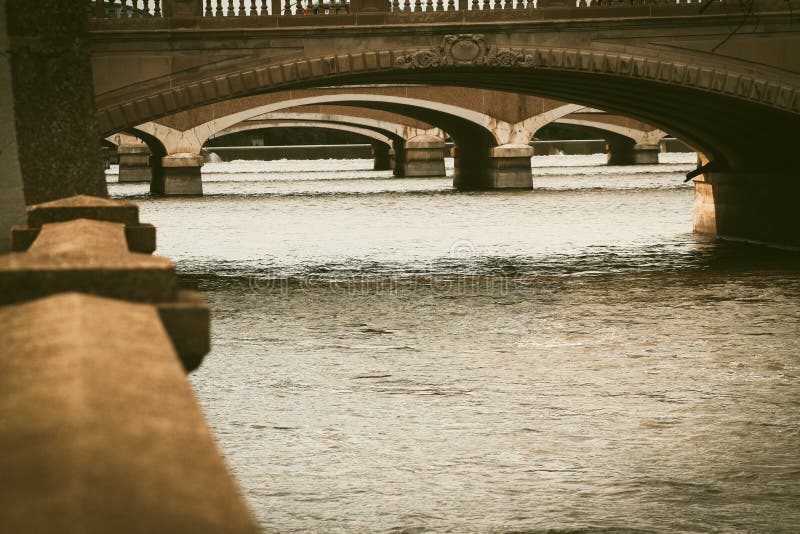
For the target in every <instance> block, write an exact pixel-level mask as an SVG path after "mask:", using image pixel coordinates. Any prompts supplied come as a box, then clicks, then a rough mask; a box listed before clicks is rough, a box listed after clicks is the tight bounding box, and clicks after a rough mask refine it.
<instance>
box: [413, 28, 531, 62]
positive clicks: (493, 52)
mask: <svg viewBox="0 0 800 534" xmlns="http://www.w3.org/2000/svg"><path fill="white" fill-rule="evenodd" d="M533 62H534V60H533V56H532V55H529V54H525V53H523V52H522V51H521V50H512V49H498V48H497V47H496V46H494V45H491V46H490V45H487V44H486V38H485V36H483V35H480V34H461V35H445V36H444V40H443V41H442V45H441V46H437V47H434V48H431V49H430V50H420V51H418V52H410V53H408V54H405V55H402V56H400V57H399V58H397V66H398V67H400V68H407V69H427V68H435V67H445V66H448V67H474V66H482V65H488V66H492V67H530V66H533Z"/></svg>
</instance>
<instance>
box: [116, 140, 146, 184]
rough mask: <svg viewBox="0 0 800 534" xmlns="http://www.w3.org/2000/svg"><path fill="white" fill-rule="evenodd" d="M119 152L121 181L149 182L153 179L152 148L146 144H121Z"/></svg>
mask: <svg viewBox="0 0 800 534" xmlns="http://www.w3.org/2000/svg"><path fill="white" fill-rule="evenodd" d="M117 154H118V155H119V181H120V182H149V181H150V180H151V179H152V177H153V174H152V170H151V169H150V148H148V146H147V145H146V144H144V143H136V144H124V145H119V147H118V148H117Z"/></svg>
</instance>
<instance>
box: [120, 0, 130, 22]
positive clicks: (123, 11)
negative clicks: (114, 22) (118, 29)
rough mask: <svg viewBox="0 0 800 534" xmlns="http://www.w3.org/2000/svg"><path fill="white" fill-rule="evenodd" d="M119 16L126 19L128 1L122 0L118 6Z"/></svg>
mask: <svg viewBox="0 0 800 534" xmlns="http://www.w3.org/2000/svg"><path fill="white" fill-rule="evenodd" d="M119 18H121V19H126V18H128V1H127V0H122V2H120V6H119Z"/></svg>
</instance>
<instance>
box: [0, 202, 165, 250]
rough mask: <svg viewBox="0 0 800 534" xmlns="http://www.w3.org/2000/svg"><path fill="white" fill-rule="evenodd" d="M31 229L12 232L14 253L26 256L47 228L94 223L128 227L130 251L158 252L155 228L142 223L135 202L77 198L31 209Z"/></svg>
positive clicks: (38, 205) (17, 228) (16, 228)
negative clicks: (67, 223) (82, 221)
mask: <svg viewBox="0 0 800 534" xmlns="http://www.w3.org/2000/svg"><path fill="white" fill-rule="evenodd" d="M27 214H28V217H27V223H28V224H27V225H16V226H14V227H13V229H12V248H13V250H14V252H24V251H26V250H28V248H29V247H30V246H31V244H32V243H33V242H34V240H35V239H36V237H37V236H38V235H39V232H40V231H41V227H42V225H43V224H47V223H57V222H64V221H71V220H74V219H92V220H97V221H107V222H118V223H122V224H124V225H125V239H126V241H127V244H128V250H130V251H131V252H142V253H145V254H152V253H153V252H154V251H155V250H156V229H155V227H154V226H153V225H152V224H143V223H141V222H139V206H137V205H136V204H133V203H131V202H124V201H121V200H110V199H107V198H100V197H92V196H88V195H76V196H74V197H68V198H62V199H59V200H53V201H50V202H44V203H42V204H34V205H33V206H28V208H27Z"/></svg>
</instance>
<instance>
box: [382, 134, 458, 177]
mask: <svg viewBox="0 0 800 534" xmlns="http://www.w3.org/2000/svg"><path fill="white" fill-rule="evenodd" d="M400 164H401V165H402V167H401V174H399V176H405V177H408V178H414V177H423V176H425V177H427V176H445V175H446V174H445V170H444V141H443V140H442V139H440V138H438V137H436V136H433V135H418V136H416V137H413V138H411V139H409V140H408V141H406V143H405V147H404V149H403V153H402V160H401V161H400ZM395 174H397V169H395Z"/></svg>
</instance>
